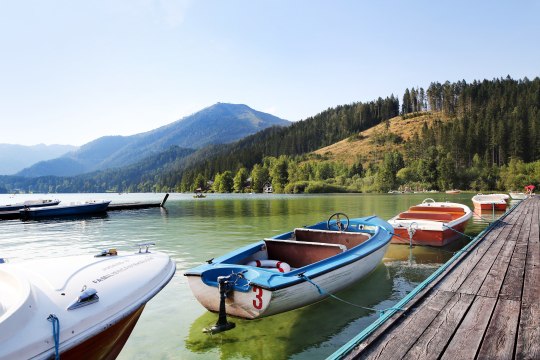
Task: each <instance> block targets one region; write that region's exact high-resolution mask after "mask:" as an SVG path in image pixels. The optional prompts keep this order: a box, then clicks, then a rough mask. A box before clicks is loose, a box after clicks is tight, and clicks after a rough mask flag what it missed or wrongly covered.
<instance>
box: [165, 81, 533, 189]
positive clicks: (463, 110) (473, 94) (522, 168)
mask: <svg viewBox="0 0 540 360" xmlns="http://www.w3.org/2000/svg"><path fill="white" fill-rule="evenodd" d="M381 105H382V106H381ZM379 109H385V110H384V111H379ZM399 110H401V111H399ZM427 111H429V112H430V113H434V114H441V115H444V116H446V117H450V118H451V119H452V120H451V121H447V122H443V121H436V122H435V123H434V124H433V126H431V127H428V126H427V125H426V124H424V126H423V128H422V130H421V132H419V133H417V134H415V135H414V137H413V139H412V140H410V141H408V142H406V143H405V144H404V151H403V152H399V151H395V152H389V153H385V154H384V158H383V160H382V161H380V162H378V163H365V162H364V161H363V159H355V161H354V163H353V164H352V165H350V166H347V165H345V164H343V163H339V162H332V161H327V160H325V159H324V157H316V156H313V155H311V156H310V155H307V153H308V152H309V151H312V150H315V149H316V148H320V147H322V146H325V145H327V144H329V143H331V142H335V141H338V140H342V139H344V138H347V137H348V136H351V135H354V134H357V133H358V132H359V131H361V130H362V129H363V128H364V127H363V125H366V124H367V125H368V126H373V125H375V124H376V123H379V122H381V121H386V120H388V119H390V118H392V117H393V116H395V115H397V113H398V112H399V114H400V115H401V118H402V119H407V118H411V117H416V116H419V115H422V114H423V113H425V112H427ZM365 119H369V120H368V121H366V120H365ZM314 120H317V123H316V125H315V121H314ZM398 121H399V120H398ZM324 125H326V126H327V129H328V133H327V132H321V133H318V132H317V131H315V130H318V129H321V128H323V126H324ZM336 129H340V131H336ZM329 134H331V135H330V136H329ZM302 140H304V141H302ZM378 141H383V142H384V141H393V142H396V141H397V142H399V141H402V139H401V137H400V134H387V136H385V137H383V138H382V139H378ZM299 143H302V146H298V144H299ZM310 144H313V145H311V146H310ZM405 159H407V160H405ZM181 175H182V177H181V179H180V183H178V181H176V182H167V178H162V179H160V180H161V181H160V185H161V186H164V187H172V188H175V189H176V190H178V191H191V190H193V189H195V188H199V187H200V188H205V186H206V189H207V190H210V191H217V192H232V191H235V192H242V191H254V192H261V191H263V188H264V186H265V185H268V184H271V185H272V188H273V191H275V192H285V193H302V192H308V193H312V192H387V191H389V190H392V189H398V188H401V189H410V190H447V189H455V188H459V189H464V190H475V191H480V190H482V191H488V190H511V189H516V190H517V189H522V188H523V187H524V186H525V185H527V184H530V183H533V184H538V183H539V182H540V79H539V78H535V79H534V80H532V81H530V80H528V79H523V80H517V81H516V80H513V79H511V78H509V77H507V78H506V79H495V80H493V81H487V80H484V81H482V82H478V81H475V82H473V83H471V84H467V83H466V82H465V81H460V82H457V83H450V82H445V83H444V84H440V83H437V82H435V83H431V84H430V86H429V88H428V89H427V90H426V91H425V90H424V89H423V88H418V89H416V88H412V89H410V90H409V89H407V90H406V91H405V93H404V95H403V100H402V103H401V109H399V105H398V104H397V103H396V102H395V98H394V97H393V96H392V97H391V98H387V99H385V100H382V99H379V101H378V102H373V103H370V104H367V105H365V104H352V105H348V106H342V107H337V108H335V109H328V110H327V111H326V112H324V113H321V114H319V115H317V116H316V117H314V118H312V119H307V120H305V121H304V122H301V123H299V124H296V129H281V130H276V133H275V134H273V136H268V137H267V138H261V135H260V134H259V135H255V136H253V139H252V140H251V141H247V142H244V143H242V142H240V143H238V144H237V145H236V146H235V147H233V148H232V149H228V150H227V151H226V152H225V153H224V154H223V155H217V156H214V157H210V158H209V159H207V160H206V161H204V162H200V163H199V164H196V165H193V166H190V167H189V166H188V167H187V168H186V169H185V170H184V171H183V172H181ZM178 179H179V178H177V180H178ZM248 179H250V180H251V181H249V182H248V181H247V180H248ZM208 180H213V184H212V186H211V187H210V186H208Z"/></svg>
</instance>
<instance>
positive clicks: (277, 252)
mask: <svg viewBox="0 0 540 360" xmlns="http://www.w3.org/2000/svg"><path fill="white" fill-rule="evenodd" d="M264 242H265V243H266V250H267V252H268V259H272V260H278V261H283V262H286V263H287V264H289V265H290V266H291V267H293V268H300V267H303V266H306V265H309V264H313V263H315V262H317V261H321V260H324V259H327V258H329V257H332V256H334V255H337V254H341V253H342V252H344V251H346V250H347V248H346V247H345V246H344V245H340V244H325V243H317V242H307V241H295V240H277V239H264Z"/></svg>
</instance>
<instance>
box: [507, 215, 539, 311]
mask: <svg viewBox="0 0 540 360" xmlns="http://www.w3.org/2000/svg"><path fill="white" fill-rule="evenodd" d="M531 223H532V213H527V214H526V215H525V216H524V221H523V226H522V227H521V229H520V232H519V235H518V237H517V243H516V247H515V249H514V254H513V255H512V259H511V260H510V266H509V267H508V271H507V273H506V276H505V278H504V282H503V285H502V288H501V291H500V293H499V297H501V298H503V299H509V300H516V301H520V300H521V293H522V290H523V281H524V272H525V261H526V258H527V247H528V246H527V243H528V239H529V235H530V230H531Z"/></svg>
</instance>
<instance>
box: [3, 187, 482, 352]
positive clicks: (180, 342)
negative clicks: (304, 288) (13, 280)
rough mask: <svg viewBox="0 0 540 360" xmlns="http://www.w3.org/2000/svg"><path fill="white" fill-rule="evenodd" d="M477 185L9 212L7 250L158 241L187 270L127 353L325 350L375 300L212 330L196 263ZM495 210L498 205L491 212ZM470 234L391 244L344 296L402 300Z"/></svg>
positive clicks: (122, 248) (10, 254)
mask: <svg viewBox="0 0 540 360" xmlns="http://www.w3.org/2000/svg"><path fill="white" fill-rule="evenodd" d="M472 195H473V194H459V195H446V194H444V193H436V194H404V195H371V194H339V195H336V194H329V195H276V194H254V195H252V194H209V195H208V196H207V197H206V198H204V199H194V198H193V196H192V194H171V195H170V197H169V200H168V201H167V203H166V207H165V208H163V209H160V208H150V209H143V210H132V211H114V212H109V213H108V214H107V215H104V216H100V217H92V218H87V219H83V220H81V219H78V220H41V221H26V222H23V221H20V220H0V257H3V258H7V259H8V260H9V261H11V262H16V261H21V260H24V259H32V258H43V257H56V256H63V255H70V254H97V253H98V252H99V251H100V250H101V249H106V248H116V249H118V250H119V252H132V251H136V248H135V247H134V244H136V243H139V242H148V241H154V242H156V246H155V247H154V249H155V250H159V251H163V252H166V253H168V254H169V255H170V256H171V257H172V258H173V259H174V260H175V261H176V264H177V271H176V274H175V276H174V277H173V279H172V280H171V282H170V283H169V285H167V286H166V287H165V288H164V289H163V290H162V291H161V292H160V293H159V294H158V295H157V296H156V297H155V298H153V299H152V300H151V301H150V302H149V303H148V304H147V306H146V308H145V310H144V312H143V314H142V316H141V318H140V320H139V322H138V323H137V326H136V327H135V329H134V331H133V333H132V335H131V337H130V339H129V340H128V342H127V343H126V346H125V347H124V349H123V350H122V352H121V354H120V356H119V359H149V358H151V359H285V358H288V359H310V360H312V359H323V358H325V357H327V356H328V355H330V354H331V353H333V352H334V351H336V350H337V349H338V348H339V347H341V346H342V345H343V344H345V343H346V342H347V341H349V340H350V339H351V338H352V337H354V336H355V335H356V334H358V333H359V332H360V331H361V330H362V329H364V328H365V327H366V326H367V325H369V324H370V323H371V322H373V321H374V320H375V319H376V318H377V317H378V312H377V311H375V310H367V309H362V308H358V307H354V306H351V305H348V304H345V303H344V302H340V301H338V300H335V299H327V300H324V301H322V302H319V303H317V304H314V305H311V306H307V307H304V308H301V309H298V310H295V311H290V312H287V313H284V314H280V315H275V316H272V317H269V318H263V319H259V320H252V321H247V320H240V319H229V320H232V321H233V322H235V323H236V328H235V329H233V330H231V331H229V332H226V333H221V334H216V335H208V334H204V333H203V332H202V329H203V328H205V327H208V326H211V325H213V324H214V323H215V322H216V320H217V315H215V314H212V313H209V312H208V311H206V310H205V309H204V308H203V307H202V306H201V305H200V304H199V303H198V302H197V301H196V300H195V298H194V296H193V295H192V293H191V291H190V289H189V287H188V284H187V281H186V278H185V277H184V276H183V273H184V271H185V270H186V269H188V268H191V267H193V266H196V265H199V264H200V263H202V262H204V261H206V260H208V259H211V258H214V257H217V256H220V255H222V254H224V253H225V252H228V251H230V250H233V249H236V248H238V247H240V246H243V245H246V244H249V243H252V242H254V241H258V240H261V239H262V238H265V237H271V236H274V235H277V234H280V233H283V232H286V231H289V230H291V229H292V228H294V227H300V226H303V225H309V224H313V223H316V222H319V221H322V220H326V219H328V217H329V216H330V215H332V214H333V213H335V212H344V213H346V214H347V215H349V217H361V216H368V215H373V214H376V215H378V216H379V217H381V218H383V219H389V218H391V217H393V216H394V215H395V214H397V213H399V212H401V211H404V210H406V209H407V208H408V207H409V206H412V205H415V204H418V203H420V202H422V200H423V199H425V198H428V197H430V198H433V199H434V200H436V201H447V200H448V201H453V202H461V203H464V204H466V205H468V206H470V207H471V209H472V202H471V197H472ZM163 196H164V194H52V195H0V204H5V203H15V202H20V201H24V200H25V199H30V198H32V199H36V198H58V199H60V200H63V201H75V200H85V199H108V200H112V201H113V202H132V201H161V200H162V198H163ZM483 216H484V217H485V218H488V219H491V214H486V215H483ZM485 226H486V223H485V222H484V221H482V219H479V218H478V216H474V217H473V219H471V221H470V223H469V226H468V227H467V231H466V233H467V234H469V235H476V234H478V233H479V232H480V231H481V230H482V229H484V228H485ZM468 241H469V239H468V238H467V237H462V238H461V239H460V240H458V241H456V242H454V243H452V244H450V245H449V246H447V247H444V248H428V247H415V248H413V249H409V248H408V246H406V245H390V248H389V250H388V252H387V253H386V256H385V258H384V261H383V262H382V263H381V264H380V265H379V266H378V267H377V268H376V269H375V270H374V271H373V272H372V273H371V274H370V275H368V276H367V277H366V278H364V279H363V280H361V281H360V282H358V283H356V284H355V285H353V286H352V287H350V288H348V289H346V290H344V291H342V292H340V293H338V294H337V295H338V296H339V297H340V298H343V299H344V300H346V301H348V302H351V303H354V304H357V305H359V306H362V307H364V308H371V309H377V310H383V309H386V308H389V307H392V306H393V305H394V304H395V303H397V302H398V301H399V300H400V299H401V298H403V297H404V296H405V295H406V294H407V293H408V292H409V291H411V290H412V289H413V288H414V287H415V286H416V285H417V284H419V283H420V282H422V281H423V280H424V279H425V278H427V277H428V276H429V275H430V274H431V273H432V272H433V271H435V270H436V269H437V267H439V266H440V265H441V264H442V263H444V262H445V261H447V260H448V259H449V258H450V257H452V255H453V253H454V252H455V251H457V250H459V249H460V248H461V247H462V246H463V245H465V244H466V243H467V242H468Z"/></svg>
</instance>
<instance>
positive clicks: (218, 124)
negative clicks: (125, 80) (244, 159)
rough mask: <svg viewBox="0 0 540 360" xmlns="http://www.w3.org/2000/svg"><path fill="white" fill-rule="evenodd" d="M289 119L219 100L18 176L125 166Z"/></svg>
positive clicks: (105, 139) (98, 141)
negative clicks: (177, 148) (178, 118)
mask: <svg viewBox="0 0 540 360" xmlns="http://www.w3.org/2000/svg"><path fill="white" fill-rule="evenodd" d="M289 124H290V122H289V121H287V120H283V119H280V118H278V117H276V116H273V115H270V114H267V113H263V112H260V111H256V110H253V109H252V108H250V107H249V106H247V105H242V104H225V103H217V104H215V105H212V106H210V107H207V108H205V109H203V110H201V111H199V112H197V113H195V114H193V115H190V116H187V117H185V118H183V119H181V120H178V121H175V122H173V123H171V124H169V125H165V126H162V127H160V128H157V129H154V130H151V131H148V132H145V133H140V134H136V135H131V136H104V137H101V138H99V139H96V140H94V141H91V142H89V143H87V144H85V145H83V146H81V147H80V148H79V149H78V150H76V151H72V152H70V153H68V154H66V155H64V156H62V157H60V158H57V159H53V160H48V161H44V162H40V163H37V164H35V165H34V166H31V167H29V168H27V169H24V170H23V171H21V172H19V173H18V174H17V175H18V176H24V177H39V176H47V175H58V176H74V175H78V174H82V173H87V172H92V171H97V170H104V169H108V168H114V167H120V166H126V165H129V164H133V163H135V162H137V161H139V160H142V159H144V158H146V157H148V156H151V155H154V154H158V153H160V152H162V151H165V150H166V149H168V148H169V147H170V146H173V145H174V146H179V147H181V148H201V147H204V146H206V145H210V144H224V143H230V142H233V141H236V140H239V139H241V138H244V137H246V136H248V135H251V134H254V133H256V132H258V131H260V130H262V129H265V128H268V127H271V126H287V125H289Z"/></svg>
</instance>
